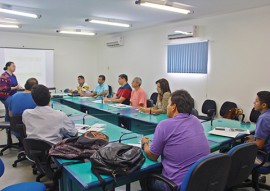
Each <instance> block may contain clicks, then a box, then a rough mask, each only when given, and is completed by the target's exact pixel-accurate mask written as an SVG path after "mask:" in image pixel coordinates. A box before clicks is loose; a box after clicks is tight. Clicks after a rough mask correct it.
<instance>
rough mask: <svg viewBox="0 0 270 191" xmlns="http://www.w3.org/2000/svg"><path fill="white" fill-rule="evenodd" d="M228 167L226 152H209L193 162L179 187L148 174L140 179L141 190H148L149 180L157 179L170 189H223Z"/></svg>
mask: <svg viewBox="0 0 270 191" xmlns="http://www.w3.org/2000/svg"><path fill="white" fill-rule="evenodd" d="M229 167H230V157H229V156H228V155H226V154H221V153H219V154H210V155H208V156H205V157H202V158H201V159H199V160H198V161H197V162H195V163H194V164H193V165H192V166H191V167H190V168H189V170H188V172H187V173H186V175H185V177H184V180H183V182H182V185H181V188H178V186H177V185H176V184H175V183H173V182H172V181H170V180H169V179H167V178H165V177H163V176H162V175H157V174H150V175H146V176H144V177H143V178H142V179H141V186H142V190H143V191H148V190H149V188H150V184H151V182H152V181H151V180H153V179H157V180H160V181H162V182H164V183H166V184H167V185H168V187H169V188H170V190H172V191H178V190H180V191H212V190H215V191H224V189H225V186H226V182H227V178H228V174H229Z"/></svg>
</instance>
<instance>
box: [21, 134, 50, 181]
mask: <svg viewBox="0 0 270 191" xmlns="http://www.w3.org/2000/svg"><path fill="white" fill-rule="evenodd" d="M23 145H24V149H25V154H26V155H27V157H28V158H29V159H31V160H33V161H35V164H36V167H37V169H38V171H39V172H40V173H41V174H44V175H46V176H47V177H49V178H51V179H52V178H53V170H52V168H51V165H50V160H49V150H50V148H51V147H52V144H51V143H49V142H47V141H44V140H40V139H33V138H25V139H24V140H23Z"/></svg>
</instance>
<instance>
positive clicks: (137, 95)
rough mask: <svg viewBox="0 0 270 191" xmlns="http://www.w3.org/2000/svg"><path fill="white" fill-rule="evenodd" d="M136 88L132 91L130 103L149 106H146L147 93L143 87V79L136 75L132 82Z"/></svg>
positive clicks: (135, 105)
mask: <svg viewBox="0 0 270 191" xmlns="http://www.w3.org/2000/svg"><path fill="white" fill-rule="evenodd" d="M131 85H132V87H133V88H134V89H133V90H132V92H131V98H130V105H131V106H134V107H147V106H146V93H145V91H144V90H143V89H142V88H141V85H142V79H141V78H139V77H135V78H134V79H133V81H132V83H131Z"/></svg>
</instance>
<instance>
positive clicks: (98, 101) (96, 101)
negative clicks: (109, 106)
mask: <svg viewBox="0 0 270 191" xmlns="http://www.w3.org/2000/svg"><path fill="white" fill-rule="evenodd" d="M92 102H94V103H102V100H101V99H98V100H94V101H92Z"/></svg>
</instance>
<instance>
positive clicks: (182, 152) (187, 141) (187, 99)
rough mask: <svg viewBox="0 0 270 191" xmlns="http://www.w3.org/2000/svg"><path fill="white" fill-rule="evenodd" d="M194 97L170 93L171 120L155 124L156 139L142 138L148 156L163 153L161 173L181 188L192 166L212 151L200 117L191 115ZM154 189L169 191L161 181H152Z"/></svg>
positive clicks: (186, 93)
mask: <svg viewBox="0 0 270 191" xmlns="http://www.w3.org/2000/svg"><path fill="white" fill-rule="evenodd" d="M193 105H194V101H193V98H192V97H191V96H190V94H189V93H188V92H187V91H185V90H177V91H175V92H174V93H172V94H171V97H170V99H169V104H168V107H167V116H168V117H169V118H170V119H167V120H164V121H161V122H160V123H159V124H158V126H157V127H156V130H155V133H154V137H153V141H152V144H151V146H149V139H147V138H145V137H144V138H143V139H142V147H143V149H144V151H145V154H146V155H147V157H148V158H149V159H151V160H154V161H155V160H157V159H158V157H159V156H160V155H161V162H162V165H163V170H162V175H163V176H165V177H166V178H168V179H170V180H171V181H173V182H174V183H176V184H177V185H178V186H179V187H180V186H181V184H182V181H183V179H184V176H185V175H186V173H187V171H188V169H189V167H190V166H191V165H192V164H193V163H195V162H196V161H197V160H199V159H200V158H202V157H204V156H206V155H208V154H209V153H210V148H209V144H208V141H207V139H206V137H205V134H204V130H203V126H202V125H201V123H200V121H199V120H198V118H196V117H195V116H193V115H191V111H192V108H193ZM152 186H153V190H167V189H168V188H167V187H166V185H165V184H163V183H162V182H160V181H157V180H156V181H155V182H153V183H152Z"/></svg>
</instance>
